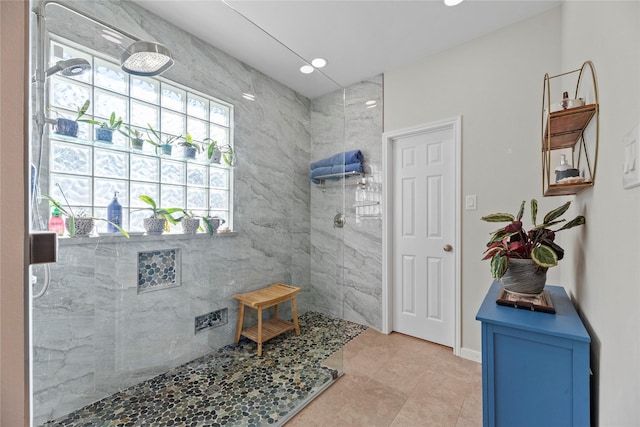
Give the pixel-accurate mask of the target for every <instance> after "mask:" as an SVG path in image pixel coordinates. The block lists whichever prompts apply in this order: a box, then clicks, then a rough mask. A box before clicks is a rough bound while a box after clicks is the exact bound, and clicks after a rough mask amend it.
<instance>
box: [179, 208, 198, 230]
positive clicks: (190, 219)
mask: <svg viewBox="0 0 640 427" xmlns="http://www.w3.org/2000/svg"><path fill="white" fill-rule="evenodd" d="M182 213H183V214H184V215H183V216H182V217H181V218H180V222H181V223H182V230H183V232H184V234H196V233H197V232H198V230H199V229H200V218H198V217H197V216H196V215H194V214H193V211H188V212H187V211H186V210H183V211H182Z"/></svg>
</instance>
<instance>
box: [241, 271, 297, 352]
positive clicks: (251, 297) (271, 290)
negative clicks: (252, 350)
mask: <svg viewBox="0 0 640 427" xmlns="http://www.w3.org/2000/svg"><path fill="white" fill-rule="evenodd" d="M298 292H300V288H296V287H295V286H290V285H285V284H284V283H276V284H274V285H271V286H269V287H266V288H263V289H258V290H257V291H253V292H247V293H245V294H237V295H234V296H233V298H235V299H237V300H238V327H237V329H236V341H235V342H236V344H237V343H238V341H239V340H240V335H244V336H245V337H247V338H249V339H250V340H251V341H254V342H256V343H258V356H262V343H263V342H265V341H267V340H270V339H271V338H273V337H275V336H278V335H280V334H281V333H283V332H286V331H289V330H291V329H295V330H296V335H300V326H299V325H298V309H297V307H296V294H297V293H298ZM289 300H290V301H291V316H292V317H293V323H291V322H286V321H284V320H281V319H278V304H280V303H281V302H285V301H289ZM245 305H246V306H248V307H251V308H255V309H256V310H258V325H257V326H254V327H252V328H248V329H245V330H242V323H243V322H244V306H245ZM269 307H273V318H272V319H271V320H268V321H266V322H264V323H263V322H262V310H263V309H265V308H269Z"/></svg>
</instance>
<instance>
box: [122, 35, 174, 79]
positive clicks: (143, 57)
mask: <svg viewBox="0 0 640 427" xmlns="http://www.w3.org/2000/svg"><path fill="white" fill-rule="evenodd" d="M172 65H173V58H172V57H171V52H170V51H169V49H168V48H167V47H166V46H165V45H162V44H160V43H155V42H148V41H144V40H140V41H137V42H134V43H132V44H131V46H129V47H128V48H127V50H125V51H124V52H123V53H122V55H121V56H120V66H121V68H122V69H123V70H124V71H125V72H127V73H129V74H133V75H136V76H157V75H158V74H161V73H163V72H165V71H167V70H168V69H169V68H171V66H172Z"/></svg>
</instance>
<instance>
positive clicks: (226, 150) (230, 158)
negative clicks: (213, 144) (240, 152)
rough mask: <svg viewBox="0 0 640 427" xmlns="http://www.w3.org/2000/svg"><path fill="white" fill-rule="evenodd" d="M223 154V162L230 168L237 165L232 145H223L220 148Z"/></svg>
mask: <svg viewBox="0 0 640 427" xmlns="http://www.w3.org/2000/svg"><path fill="white" fill-rule="evenodd" d="M220 151H221V152H222V161H223V162H224V163H225V164H226V165H227V166H229V167H233V166H235V164H236V157H235V154H234V153H233V147H232V146H230V145H223V146H222V147H220Z"/></svg>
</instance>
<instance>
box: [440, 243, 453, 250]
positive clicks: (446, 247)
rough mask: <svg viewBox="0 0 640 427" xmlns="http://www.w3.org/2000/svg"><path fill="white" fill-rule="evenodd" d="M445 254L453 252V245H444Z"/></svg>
mask: <svg viewBox="0 0 640 427" xmlns="http://www.w3.org/2000/svg"><path fill="white" fill-rule="evenodd" d="M442 249H443V250H444V251H445V252H451V251H452V250H453V246H451V245H448V244H447V245H444V247H443V248H442Z"/></svg>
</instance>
